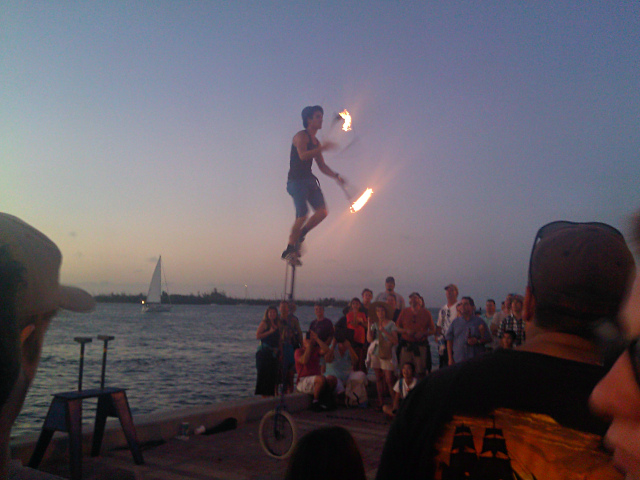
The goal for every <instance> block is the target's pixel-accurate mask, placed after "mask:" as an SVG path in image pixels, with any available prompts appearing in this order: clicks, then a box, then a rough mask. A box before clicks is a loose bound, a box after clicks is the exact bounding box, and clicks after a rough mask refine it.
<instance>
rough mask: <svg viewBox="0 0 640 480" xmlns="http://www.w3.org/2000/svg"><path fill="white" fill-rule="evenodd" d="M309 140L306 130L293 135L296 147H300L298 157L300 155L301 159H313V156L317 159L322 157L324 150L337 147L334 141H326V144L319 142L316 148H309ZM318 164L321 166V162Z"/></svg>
mask: <svg viewBox="0 0 640 480" xmlns="http://www.w3.org/2000/svg"><path fill="white" fill-rule="evenodd" d="M308 141H309V137H307V134H306V133H304V130H303V131H301V132H298V133H296V135H295V137H293V144H294V145H295V147H296V149H298V157H300V160H311V159H313V158H315V159H316V160H317V159H318V157H322V151H323V150H329V149H331V148H333V147H335V143H333V142H325V143H324V145H323V144H321V143H320V142H318V146H317V147H316V148H312V149H309V148H307V147H308V143H307V142H308ZM323 163H324V160H323ZM318 166H319V167H320V163H318ZM320 170H322V167H320ZM323 172H324V171H323Z"/></svg>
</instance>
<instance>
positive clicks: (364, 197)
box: [349, 188, 373, 213]
mask: <svg viewBox="0 0 640 480" xmlns="http://www.w3.org/2000/svg"><path fill="white" fill-rule="evenodd" d="M371 195H373V190H372V189H371V188H367V189H366V190H365V191H364V193H363V194H362V195H360V198H358V200H356V201H355V202H353V204H352V205H351V208H350V209H349V210H351V213H356V212H358V211H359V210H360V209H361V208H362V207H364V205H365V204H366V203H367V202H368V201H369V199H370V198H371Z"/></svg>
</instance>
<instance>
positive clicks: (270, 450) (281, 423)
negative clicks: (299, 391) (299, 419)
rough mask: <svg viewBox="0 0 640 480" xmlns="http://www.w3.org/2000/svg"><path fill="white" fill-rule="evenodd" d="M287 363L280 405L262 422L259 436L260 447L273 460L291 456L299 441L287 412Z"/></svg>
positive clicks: (263, 418)
mask: <svg viewBox="0 0 640 480" xmlns="http://www.w3.org/2000/svg"><path fill="white" fill-rule="evenodd" d="M284 364H285V361H284V358H283V361H282V372H281V376H280V379H281V381H280V385H279V388H280V403H278V405H277V406H276V408H275V409H273V410H270V411H268V412H267V413H265V414H264V417H262V420H261V421H260V427H259V428H258V436H259V438H260V446H261V447H262V448H263V450H264V451H265V452H266V453H267V455H269V456H270V457H273V458H279V459H284V458H287V457H288V456H289V455H291V452H292V451H293V447H294V445H295V444H296V441H297V440H298V429H297V427H296V423H295V421H294V420H293V417H291V415H289V412H287V404H286V402H285V396H284V395H285V389H286V378H287V376H286V373H285V372H287V370H286V368H285V365H284Z"/></svg>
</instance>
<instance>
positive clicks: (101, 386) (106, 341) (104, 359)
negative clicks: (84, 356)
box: [98, 335, 116, 390]
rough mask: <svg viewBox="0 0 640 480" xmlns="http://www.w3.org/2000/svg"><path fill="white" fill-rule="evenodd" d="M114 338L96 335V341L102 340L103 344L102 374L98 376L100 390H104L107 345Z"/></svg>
mask: <svg viewBox="0 0 640 480" xmlns="http://www.w3.org/2000/svg"><path fill="white" fill-rule="evenodd" d="M114 338H116V337H113V336H111V335H98V340H102V341H103V342H104V347H103V349H102V374H101V375H100V390H104V377H105V372H106V370H107V347H108V345H107V344H108V343H109V342H110V341H111V340H113V339H114Z"/></svg>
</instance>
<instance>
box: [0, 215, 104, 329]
mask: <svg viewBox="0 0 640 480" xmlns="http://www.w3.org/2000/svg"><path fill="white" fill-rule="evenodd" d="M0 248H3V249H6V250H7V251H8V253H9V255H10V257H11V259H12V260H13V261H15V262H16V263H18V264H19V265H20V266H21V273H22V285H21V286H20V287H19V288H18V292H17V295H16V302H15V305H16V315H17V316H18V317H24V316H31V315H39V314H43V313H47V312H50V311H52V310H56V309H58V308H62V309H64V310H70V311H73V312H88V311H90V310H93V308H94V307H95V301H94V299H93V297H92V296H91V295H89V294H88V293H87V292H85V291H84V290H82V289H80V288H77V287H69V286H65V285H60V283H59V272H60V264H61V263H62V254H61V253H60V250H59V249H58V247H57V246H56V244H55V243H53V242H52V241H51V240H50V239H49V238H48V237H47V236H46V235H44V234H43V233H42V232H40V231H38V230H36V229H35V228H33V227H32V226H30V225H28V224H27V223H25V222H23V221H22V220H20V219H19V218H17V217H14V216H13V215H9V214H7V213H0Z"/></svg>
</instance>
